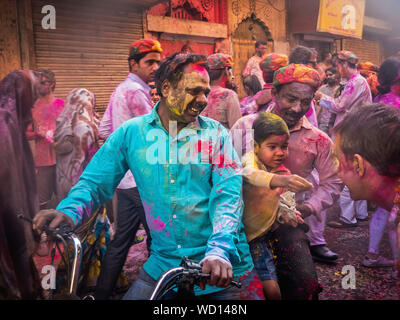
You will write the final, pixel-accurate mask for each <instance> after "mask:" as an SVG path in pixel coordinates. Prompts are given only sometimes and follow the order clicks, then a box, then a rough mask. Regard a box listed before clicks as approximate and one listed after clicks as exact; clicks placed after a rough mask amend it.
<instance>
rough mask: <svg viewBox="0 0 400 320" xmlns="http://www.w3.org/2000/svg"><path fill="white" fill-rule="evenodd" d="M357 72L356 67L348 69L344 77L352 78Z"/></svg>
mask: <svg viewBox="0 0 400 320" xmlns="http://www.w3.org/2000/svg"><path fill="white" fill-rule="evenodd" d="M357 73H358V71H357V70H356V69H349V71H347V72H346V75H345V78H347V80H350V79H351V78H353V77H354V76H355V75H356V74H357Z"/></svg>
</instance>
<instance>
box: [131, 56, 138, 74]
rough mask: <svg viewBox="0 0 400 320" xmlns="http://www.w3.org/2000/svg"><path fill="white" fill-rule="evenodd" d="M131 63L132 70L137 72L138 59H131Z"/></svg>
mask: <svg viewBox="0 0 400 320" xmlns="http://www.w3.org/2000/svg"><path fill="white" fill-rule="evenodd" d="M129 64H130V66H131V71H133V72H136V71H137V69H138V67H139V64H138V63H137V62H136V60H135V59H131V60H130V61H129Z"/></svg>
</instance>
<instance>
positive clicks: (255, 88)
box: [243, 74, 262, 96]
mask: <svg viewBox="0 0 400 320" xmlns="http://www.w3.org/2000/svg"><path fill="white" fill-rule="evenodd" d="M243 87H247V88H249V89H250V91H251V92H250V96H254V95H255V94H256V93H257V92H259V91H260V90H261V89H262V87H261V84H260V81H259V80H258V78H257V76H256V75H254V74H251V75H248V76H246V77H244V78H243Z"/></svg>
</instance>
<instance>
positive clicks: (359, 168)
mask: <svg viewBox="0 0 400 320" xmlns="http://www.w3.org/2000/svg"><path fill="white" fill-rule="evenodd" d="M365 165H366V163H365V160H364V158H363V157H362V156H360V155H359V154H357V153H356V154H355V155H354V156H353V167H354V171H355V172H356V173H357V174H358V176H360V177H363V176H364V175H365V169H366V168H365Z"/></svg>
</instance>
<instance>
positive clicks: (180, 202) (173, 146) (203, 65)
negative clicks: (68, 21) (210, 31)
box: [0, 39, 400, 300]
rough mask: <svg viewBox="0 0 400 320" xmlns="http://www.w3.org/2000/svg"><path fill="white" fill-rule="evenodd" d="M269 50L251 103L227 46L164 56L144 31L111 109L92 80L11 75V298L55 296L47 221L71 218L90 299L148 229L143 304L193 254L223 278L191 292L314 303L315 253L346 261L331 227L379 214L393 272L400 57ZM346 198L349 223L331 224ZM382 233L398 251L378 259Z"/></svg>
mask: <svg viewBox="0 0 400 320" xmlns="http://www.w3.org/2000/svg"><path fill="white" fill-rule="evenodd" d="M266 50H267V43H266V42H263V41H258V42H257V43H256V44H255V52H256V53H255V55H254V56H253V57H251V58H250V60H249V61H248V63H247V65H246V67H245V69H244V70H243V75H242V78H241V79H240V80H241V81H242V83H243V88H244V89H245V92H246V97H244V98H243V99H241V100H239V97H238V93H237V88H238V86H237V84H235V81H238V79H234V77H233V73H232V66H233V64H234V63H235V62H234V61H233V60H232V57H231V56H230V55H228V54H223V53H214V54H211V55H209V56H208V57H207V56H204V55H202V54H196V53H186V52H177V53H175V54H173V55H170V56H168V57H163V56H162V52H163V51H162V48H161V45H160V43H159V42H158V41H156V40H151V39H144V40H138V41H134V42H133V43H132V45H131V46H130V48H129V56H128V63H129V73H128V76H127V77H126V79H125V80H124V81H123V82H121V83H120V84H119V85H118V86H117V87H116V88H115V89H114V91H113V93H112V95H111V97H110V101H109V104H108V107H107V109H106V110H105V112H104V115H103V116H102V118H101V119H100V117H99V115H98V114H97V113H96V111H95V93H93V92H90V91H89V90H87V89H84V88H76V89H74V90H72V91H71V92H70V93H69V94H68V96H67V97H66V99H65V101H64V100H63V99H60V98H57V97H55V96H54V89H55V86H56V76H55V74H54V73H53V72H52V71H50V70H36V71H15V72H12V73H10V74H9V75H7V76H6V77H5V78H4V79H3V80H2V81H1V84H0V116H1V118H0V124H1V127H0V130H1V134H0V137H1V138H0V145H1V148H2V149H1V150H2V153H3V154H4V155H5V156H2V158H1V161H2V166H0V177H1V181H8V182H7V183H5V184H3V185H2V186H1V197H0V199H1V203H2V204H1V209H0V213H1V216H0V247H1V250H0V257H1V259H0V297H2V298H3V299H13V298H23V299H26V298H38V297H42V298H43V297H45V298H47V296H46V295H45V293H44V292H43V291H44V290H42V289H41V288H40V281H39V280H38V277H39V276H40V270H38V269H37V267H38V265H40V263H39V262H38V261H39V260H40V258H43V259H45V257H48V258H49V257H51V259H50V258H49V259H50V260H46V261H50V262H51V263H52V264H53V265H56V266H58V265H59V264H60V262H61V261H62V257H61V255H55V253H54V252H55V251H54V249H55V243H54V241H52V240H51V239H48V238H47V235H46V233H45V232H43V227H44V225H49V227H50V228H55V227H57V226H59V225H60V224H69V225H70V226H71V227H72V228H77V229H75V230H77V231H76V232H77V234H78V235H79V236H80V237H81V239H82V242H83V243H84V244H85V245H84V248H85V251H84V258H83V264H82V265H83V266H82V267H81V273H82V275H83V277H84V279H85V280H84V281H82V283H84V284H85V285H86V286H87V287H90V288H91V290H92V293H93V296H94V298H95V299H99V300H102V299H110V298H111V297H112V296H113V294H114V293H115V289H116V287H117V286H118V284H117V283H119V282H123V281H124V280H125V282H126V279H124V274H123V272H122V270H123V266H124V263H125V261H126V258H127V255H128V252H129V249H130V248H131V246H132V245H133V244H134V243H135V242H136V241H137V238H136V234H137V231H138V230H139V228H140V226H141V225H142V226H143V227H144V229H145V231H146V234H147V249H148V252H149V257H148V259H147V261H146V262H145V264H144V265H143V268H142V269H141V271H140V273H139V276H138V279H137V280H136V281H135V282H134V283H133V284H132V285H131V286H130V287H129V289H128V288H127V291H126V292H125V293H124V296H123V298H124V299H132V300H140V299H148V298H149V297H150V296H151V294H152V292H153V290H154V288H155V286H156V282H157V280H158V279H159V278H160V276H161V275H162V274H163V273H164V272H165V271H167V270H168V269H171V268H174V267H177V266H179V264H180V262H181V260H182V258H183V257H185V256H187V257H189V258H191V259H194V260H197V261H199V262H200V264H201V266H202V272H203V273H207V274H210V278H209V280H207V282H204V283H203V282H202V283H198V286H196V287H195V290H194V293H195V295H196V296H198V297H200V298H201V299H215V300H226V299H227V300H234V299H243V300H262V299H267V300H269V299H300V300H302V299H303V300H308V299H318V294H319V293H320V292H321V286H320V284H319V281H318V275H317V272H316V270H315V267H314V263H313V262H314V261H320V262H324V263H334V262H335V261H336V260H337V259H338V254H337V253H336V252H334V251H333V250H331V249H330V248H329V247H328V244H327V242H326V240H325V237H324V232H325V228H326V227H327V226H329V227H332V228H354V227H355V226H357V225H358V221H367V220H368V219H369V217H368V210H371V208H373V210H374V213H373V214H372V218H371V220H370V234H369V237H370V241H369V249H368V252H366V253H365V257H364V260H363V265H364V266H366V267H373V268H374V267H377V268H379V267H392V268H393V269H392V270H393V271H392V276H393V277H394V278H395V279H397V270H396V268H395V266H396V265H398V258H399V257H398V252H399V251H398V250H399V244H398V238H399V237H398V236H399V235H400V229H399V228H398V227H397V222H398V221H397V219H398V206H397V205H398V204H399V202H400V199H399V191H400V161H399V160H400V57H398V56H394V57H390V58H388V59H387V60H385V61H384V62H383V63H382V65H381V66H379V67H378V66H375V65H373V64H372V63H370V62H366V63H360V61H359V59H358V57H357V56H356V55H355V54H354V53H353V52H349V51H340V52H337V53H329V52H318V51H317V50H315V49H313V48H307V47H304V46H297V47H295V48H293V50H291V52H290V54H289V56H287V55H285V54H282V53H278V52H273V53H267V52H266ZM318 56H320V57H321V59H320V62H318ZM28 140H30V141H33V142H34V144H33V145H34V150H33V151H34V153H33V154H34V155H32V152H31V149H30V147H29V144H28ZM100 145H102V146H101V147H100ZM113 199H114V201H113ZM113 203H114V206H113ZM115 203H116V204H117V205H115ZM336 203H337V204H338V207H339V208H340V213H339V215H338V219H337V220H335V221H330V222H329V223H326V216H327V210H328V209H329V208H331V207H332V206H333V205H335V204H336ZM115 208H116V209H115ZM113 210H114V211H115V212H114V213H112V212H113ZM21 214H22V215H24V216H25V218H27V219H28V220H29V219H32V220H33V225H31V224H29V223H27V222H26V221H25V220H26V219H25V220H21V219H18V218H17V216H18V215H21ZM111 222H112V223H113V229H114V233H113V234H112V236H111V235H110V223H111ZM386 228H387V230H388V234H389V238H390V245H391V248H392V252H393V258H392V259H389V258H385V257H383V256H381V255H380V254H379V245H380V242H381V239H382V236H383V234H384V231H385V230H386ZM396 228H397V230H396ZM99 230H100V231H99ZM64 249H65V248H64ZM38 257H39V258H38ZM34 265H36V268H35V267H34ZM60 266H61V265H60ZM232 280H238V281H240V282H241V283H242V286H241V287H240V288H238V287H236V286H231V285H230V284H231V281H232ZM82 286H83V284H82ZM82 291H83V289H82ZM169 298H174V297H173V292H171V293H170V297H169Z"/></svg>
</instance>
